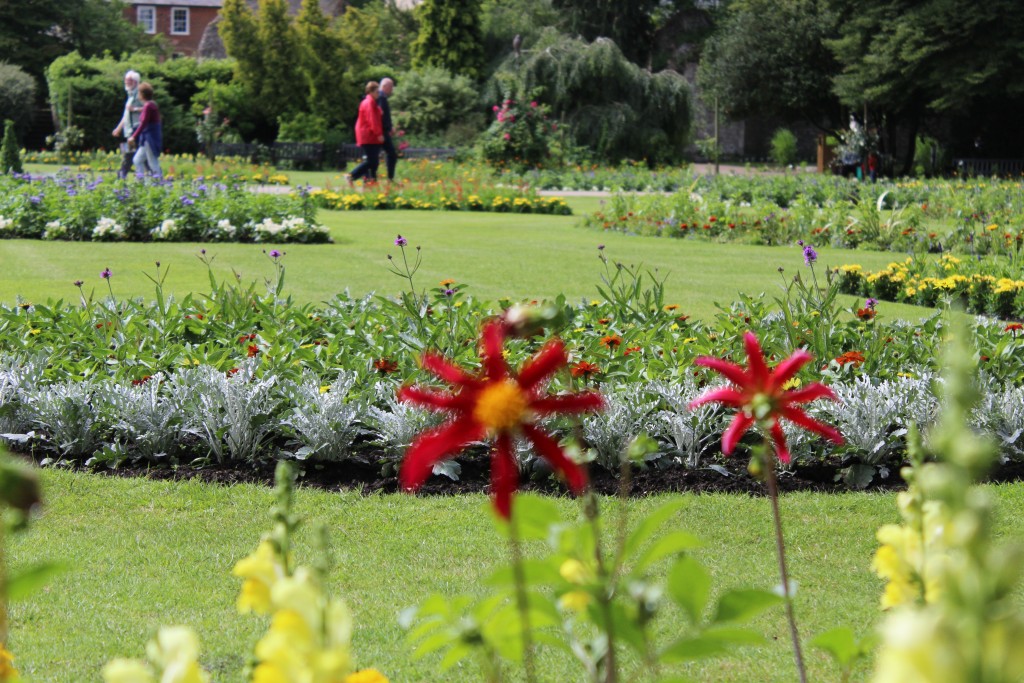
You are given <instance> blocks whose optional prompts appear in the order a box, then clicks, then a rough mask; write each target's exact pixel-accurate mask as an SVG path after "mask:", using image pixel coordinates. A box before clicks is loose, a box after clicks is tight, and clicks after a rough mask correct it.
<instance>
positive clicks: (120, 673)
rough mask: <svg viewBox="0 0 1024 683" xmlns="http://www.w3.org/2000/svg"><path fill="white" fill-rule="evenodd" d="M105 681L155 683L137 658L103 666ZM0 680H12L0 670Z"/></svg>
mask: <svg viewBox="0 0 1024 683" xmlns="http://www.w3.org/2000/svg"><path fill="white" fill-rule="evenodd" d="M102 674H103V682H104V683H154V682H155V681H156V679H155V678H154V677H153V671H152V669H150V668H149V666H148V665H147V664H146V663H145V662H140V661H139V660H137V659H121V658H118V659H111V660H110V661H109V662H107V663H106V664H105V665H104V666H103V671H102ZM0 680H4V681H6V680H10V679H9V678H7V677H6V676H4V675H3V672H2V671H0Z"/></svg>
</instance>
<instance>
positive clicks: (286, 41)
mask: <svg viewBox="0 0 1024 683" xmlns="http://www.w3.org/2000/svg"><path fill="white" fill-rule="evenodd" d="M257 16H258V19H259V30H258V31H257V35H258V37H259V41H260V48H261V49H262V50H263V72H264V73H263V82H262V83H261V84H260V89H259V96H260V103H259V104H260V106H262V107H263V108H264V109H265V110H266V111H268V112H272V113H276V114H277V115H278V116H287V115H289V114H292V113H295V112H298V111H302V110H303V109H305V108H306V107H307V102H308V97H309V90H308V88H307V87H306V84H305V83H304V82H303V81H304V79H303V78H296V73H295V72H296V70H297V69H301V66H302V52H301V50H300V49H299V39H298V36H297V35H296V31H295V27H293V26H292V22H291V19H290V18H289V17H288V2H287V0H260V8H259V12H258V15H257Z"/></svg>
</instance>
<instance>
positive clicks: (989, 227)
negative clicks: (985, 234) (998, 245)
mask: <svg viewBox="0 0 1024 683" xmlns="http://www.w3.org/2000/svg"><path fill="white" fill-rule="evenodd" d="M985 229H986V230H988V231H989V232H995V231H996V230H998V229H999V225H998V224H996V223H993V224H992V225H986V226H985Z"/></svg>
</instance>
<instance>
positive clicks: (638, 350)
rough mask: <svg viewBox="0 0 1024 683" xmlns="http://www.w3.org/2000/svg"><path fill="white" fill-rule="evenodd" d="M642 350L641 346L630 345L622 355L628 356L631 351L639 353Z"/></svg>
mask: <svg viewBox="0 0 1024 683" xmlns="http://www.w3.org/2000/svg"><path fill="white" fill-rule="evenodd" d="M640 350H641V349H640V347H639V346H630V347H629V348H627V349H626V350H625V351H623V352H622V355H623V356H628V355H629V354H631V353H639V352H640Z"/></svg>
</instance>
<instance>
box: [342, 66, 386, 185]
mask: <svg viewBox="0 0 1024 683" xmlns="http://www.w3.org/2000/svg"><path fill="white" fill-rule="evenodd" d="M379 95H380V84H378V83H377V81H370V82H369V83H367V84H366V97H365V98H363V101H362V102H361V103H360V104H359V118H357V119H356V144H357V145H359V146H360V147H362V148H363V155H364V156H365V158H364V159H363V163H361V164H359V165H358V166H356V167H355V168H354V169H352V173H350V174H349V176H348V184H349V187H354V186H355V181H356V180H359V179H360V178H363V177H365V178H366V180H365V181H363V182H364V183H366V182H377V167H378V166H379V165H380V151H381V149H382V148H383V146H384V123H383V121H382V120H381V111H380V107H379V106H377V97H378V96H379Z"/></svg>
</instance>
